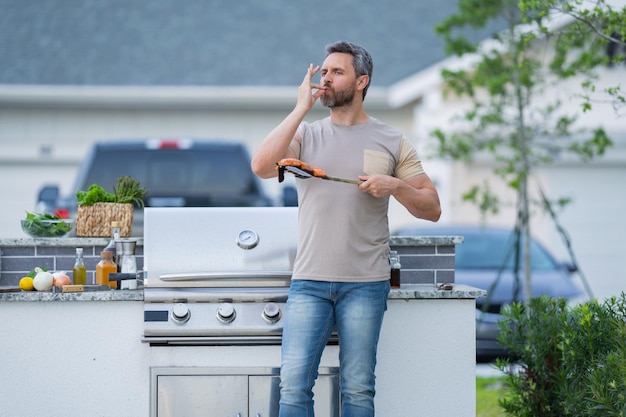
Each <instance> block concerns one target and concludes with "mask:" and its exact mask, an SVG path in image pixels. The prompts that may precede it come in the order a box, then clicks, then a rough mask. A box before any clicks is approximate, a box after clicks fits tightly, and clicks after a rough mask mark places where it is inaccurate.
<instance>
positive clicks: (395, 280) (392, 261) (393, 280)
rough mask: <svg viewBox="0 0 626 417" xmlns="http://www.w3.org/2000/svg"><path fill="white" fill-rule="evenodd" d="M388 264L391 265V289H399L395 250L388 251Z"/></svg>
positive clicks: (398, 260) (398, 267) (398, 268)
mask: <svg viewBox="0 0 626 417" xmlns="http://www.w3.org/2000/svg"><path fill="white" fill-rule="evenodd" d="M389 264H390V265H391V274H390V278H389V280H390V283H391V288H400V268H401V267H402V266H401V265H400V258H399V257H398V252H397V251H395V250H392V251H389Z"/></svg>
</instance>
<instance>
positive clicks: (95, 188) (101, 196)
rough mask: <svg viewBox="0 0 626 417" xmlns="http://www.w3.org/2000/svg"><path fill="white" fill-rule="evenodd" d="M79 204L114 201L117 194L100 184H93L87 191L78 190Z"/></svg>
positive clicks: (91, 204)
mask: <svg viewBox="0 0 626 417" xmlns="http://www.w3.org/2000/svg"><path fill="white" fill-rule="evenodd" d="M76 198H77V199H78V205H79V206H93V205H94V204H95V203H114V202H115V196H114V195H113V194H111V193H109V192H107V191H106V190H105V189H104V188H102V187H101V186H99V185H98V184H91V185H90V186H89V188H88V189H87V191H78V192H76Z"/></svg>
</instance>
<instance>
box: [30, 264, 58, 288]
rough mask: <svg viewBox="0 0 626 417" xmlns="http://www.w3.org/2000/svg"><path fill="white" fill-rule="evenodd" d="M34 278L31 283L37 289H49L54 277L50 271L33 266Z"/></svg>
mask: <svg viewBox="0 0 626 417" xmlns="http://www.w3.org/2000/svg"><path fill="white" fill-rule="evenodd" d="M35 272H37V275H35V279H33V285H34V287H35V289H36V290H37V291H50V288H52V285H53V284H54V277H53V276H52V274H51V273H50V272H46V271H44V270H42V269H41V268H39V267H37V268H35Z"/></svg>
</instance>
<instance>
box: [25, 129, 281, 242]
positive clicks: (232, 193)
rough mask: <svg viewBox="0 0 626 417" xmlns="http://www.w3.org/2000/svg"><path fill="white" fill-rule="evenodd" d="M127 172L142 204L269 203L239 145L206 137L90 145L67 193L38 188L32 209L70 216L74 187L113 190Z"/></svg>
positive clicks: (138, 226) (136, 221) (139, 215)
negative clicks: (140, 194) (141, 193)
mask: <svg viewBox="0 0 626 417" xmlns="http://www.w3.org/2000/svg"><path fill="white" fill-rule="evenodd" d="M123 175H128V176H130V177H132V178H134V179H135V180H137V181H139V182H140V184H141V186H142V187H144V188H145V189H146V190H147V194H146V197H145V199H144V203H145V206H146V207H216V206H219V207H231V206H232V207H263V206H272V205H274V204H273V201H272V200H271V199H270V198H269V197H268V195H266V193H265V191H264V190H263V188H262V186H261V183H260V180H259V179H258V177H256V176H255V175H254V173H253V172H252V170H251V168H250V156H249V153H248V150H247V148H246V147H245V145H244V144H242V143H237V142H227V141H209V140H151V139H146V140H117V141H106V142H98V143H95V144H94V145H93V146H92V147H91V149H90V150H89V152H88V154H87V156H86V157H85V159H84V160H83V163H82V164H81V166H80V167H79V169H78V173H77V177H76V180H75V182H74V187H73V188H72V191H71V192H70V195H68V196H61V195H60V194H59V187H58V186H57V185H46V186H44V187H43V188H42V189H41V190H40V192H39V198H38V203H37V210H38V211H42V212H46V213H51V214H55V215H58V216H60V217H62V218H75V216H76V212H77V207H78V203H77V200H76V192H77V191H86V190H87V189H88V188H89V186H90V185H91V184H99V185H101V186H102V187H103V188H104V189H105V190H107V191H109V192H112V191H113V186H114V185H115V184H116V181H117V179H118V178H119V177H121V176H123ZM132 234H133V236H141V235H143V210H141V209H139V208H136V210H135V213H134V215H133V227H132Z"/></svg>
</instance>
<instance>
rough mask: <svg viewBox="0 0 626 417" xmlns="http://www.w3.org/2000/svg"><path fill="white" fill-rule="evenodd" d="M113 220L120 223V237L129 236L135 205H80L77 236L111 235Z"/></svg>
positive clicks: (77, 218)
mask: <svg viewBox="0 0 626 417" xmlns="http://www.w3.org/2000/svg"><path fill="white" fill-rule="evenodd" d="M113 221H118V222H119V224H120V237H129V236H130V234H131V231H132V227H133V205H132V204H119V203H95V204H94V205H92V206H78V215H77V217H76V236H84V237H110V236H111V222H113Z"/></svg>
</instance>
